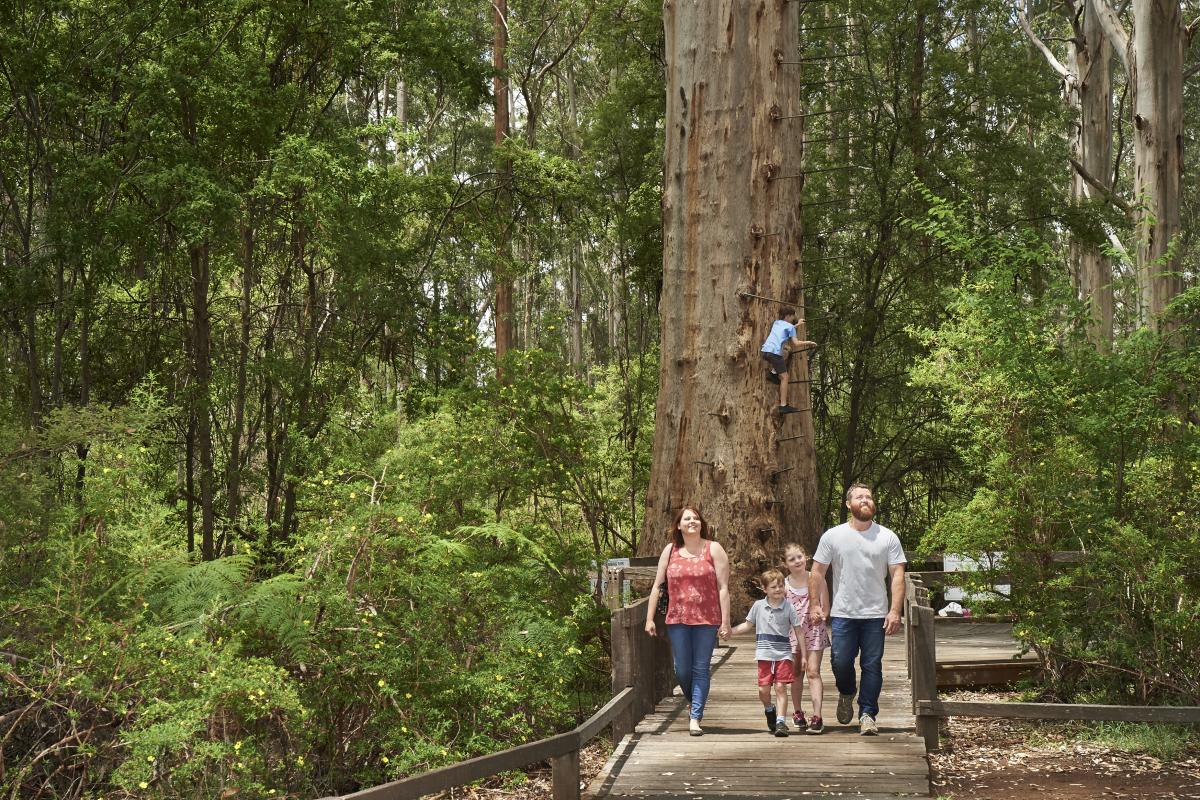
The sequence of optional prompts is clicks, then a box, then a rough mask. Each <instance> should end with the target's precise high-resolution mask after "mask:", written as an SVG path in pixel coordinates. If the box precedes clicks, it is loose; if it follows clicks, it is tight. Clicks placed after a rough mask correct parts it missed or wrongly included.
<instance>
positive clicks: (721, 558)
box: [708, 542, 730, 639]
mask: <svg viewBox="0 0 1200 800" xmlns="http://www.w3.org/2000/svg"><path fill="white" fill-rule="evenodd" d="M708 554H709V555H711V556H712V560H713V568H714V569H715V570H716V572H717V597H718V599H719V602H720V604H721V627H719V628H718V629H717V635H718V636H719V637H720V638H722V639H728V638H729V636H730V630H729V555H728V554H727V553H726V552H725V548H724V547H721V545H720V544H719V543H717V542H713V543H712V545H711V546H710V548H709V551H708Z"/></svg>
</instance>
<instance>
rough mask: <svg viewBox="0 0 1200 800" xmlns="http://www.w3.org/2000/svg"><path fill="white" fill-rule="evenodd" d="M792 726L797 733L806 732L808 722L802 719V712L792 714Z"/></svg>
mask: <svg viewBox="0 0 1200 800" xmlns="http://www.w3.org/2000/svg"><path fill="white" fill-rule="evenodd" d="M792 724H793V725H795V726H796V730H798V731H804V730H808V720H806V719H805V718H804V712H803V711H797V712H796V713H794V714H792Z"/></svg>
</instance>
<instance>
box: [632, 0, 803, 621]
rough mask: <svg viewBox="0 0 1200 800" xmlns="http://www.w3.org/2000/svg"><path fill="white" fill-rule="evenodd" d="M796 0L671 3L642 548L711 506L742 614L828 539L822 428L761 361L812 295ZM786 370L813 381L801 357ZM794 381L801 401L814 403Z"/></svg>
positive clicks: (657, 544) (709, 515)
mask: <svg viewBox="0 0 1200 800" xmlns="http://www.w3.org/2000/svg"><path fill="white" fill-rule="evenodd" d="M799 5H800V4H798V3H776V4H766V5H755V6H751V5H749V4H745V3H730V4H722V5H721V8H720V12H719V13H718V12H717V10H716V9H715V8H714V7H713V6H712V5H711V4H710V3H708V2H704V1H703V0H667V2H666V3H665V5H664V17H665V25H666V45H667V48H666V52H667V119H666V131H667V133H666V153H665V185H664V192H663V291H662V298H661V308H660V318H661V325H662V334H661V341H662V357H661V360H662V364H661V372H660V384H661V388H660V391H659V396H658V406H657V412H656V426H655V433H654V448H653V457H652V458H653V460H652V466H651V474H650V483H649V488H648V492H647V499H646V507H647V508H646V517H645V522H644V527H643V535H642V536H641V542H640V545H639V546H640V549H641V551H642V552H643V553H644V554H649V553H657V552H658V551H659V550H660V549H661V548H662V546H663V545H664V544H665V543H666V542H667V541H668V540H669V534H670V532H669V528H670V523H671V520H672V514H673V512H674V511H675V510H676V509H678V508H679V507H681V506H683V505H687V504H697V505H699V506H700V507H701V509H702V511H703V513H704V515H705V517H706V519H707V520H708V522H709V523H710V525H711V526H712V530H713V533H714V535H715V537H716V538H717V539H718V540H719V541H721V542H722V543H723V544H724V545H725V546H726V549H727V550H728V551H729V554H730V558H731V563H732V565H733V578H732V579H731V590H732V594H733V597H734V603H735V609H736V608H737V607H738V606H739V605H741V604H743V603H744V602H745V600H746V597H747V592H748V590H749V587H750V579H751V577H752V575H753V574H754V573H755V572H757V571H758V570H759V569H760V568H763V567H765V566H767V565H770V564H776V563H778V561H779V559H780V557H781V555H782V546H783V544H784V543H786V542H788V541H800V542H803V543H804V544H806V545H807V546H809V547H812V546H813V545H814V544H815V542H816V539H817V536H818V533H819V531H818V522H819V515H818V506H817V494H816V476H815V472H814V466H815V465H814V451H813V439H812V436H813V427H812V417H811V415H810V414H809V413H808V412H803V413H799V414H790V415H786V416H783V417H781V416H779V415H778V414H777V413H776V410H775V405H776V403H777V402H778V389H777V387H775V386H774V385H773V384H769V383H767V382H766V381H765V379H764V378H765V374H764V373H765V369H764V366H763V361H762V359H761V357H760V355H759V349H760V346H761V344H762V341H763V339H764V337H765V336H766V334H767V332H768V331H769V330H770V327H771V323H772V322H773V321H774V320H775V319H776V317H777V314H776V312H777V310H778V304H777V303H771V302H763V301H761V300H758V299H755V298H752V297H746V296H743V295H742V294H741V293H744V292H747V293H753V294H757V295H762V296H765V297H772V298H778V299H780V300H784V301H789V302H793V303H795V302H797V301H798V300H799V298H800V290H801V286H802V284H803V276H802V273H801V270H800V262H799V250H800V241H801V236H802V230H801V221H800V214H799V210H800V186H799V183H800V182H799V181H795V180H772V178H774V177H776V176H779V175H783V174H787V173H788V172H792V173H794V172H795V171H796V169H797V165H798V164H799V163H800V156H801V133H802V131H801V128H800V127H799V125H798V122H799V120H798V119H795V118H789V115H795V114H798V113H800V108H799V94H800V92H799V83H800V81H801V78H800V72H799V69H798V68H797V66H795V65H791V64H785V63H782V62H784V61H794V60H795V58H794V57H793V54H795V53H796V50H797V45H798V30H799V24H798V7H799ZM790 374H791V375H792V376H793V377H794V378H796V379H806V378H807V376H808V368H807V359H806V357H805V356H803V355H798V356H796V357H795V358H793V359H792V363H791V370H790ZM808 390H809V386H808V384H807V383H800V382H796V383H793V385H792V391H791V394H790V397H789V400H790V402H791V405H794V406H798V407H800V408H808V407H809V402H810V401H809V391H808Z"/></svg>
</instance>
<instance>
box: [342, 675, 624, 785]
mask: <svg viewBox="0 0 1200 800" xmlns="http://www.w3.org/2000/svg"><path fill="white" fill-rule="evenodd" d="M633 696H634V691H633V687H632V686H629V687H626V688H625V689H624V690H622V691H621V692H619V693H618V694H617V696H616V697H614V698H613V699H612V700H609V701H608V703H606V704H605V705H604V707H603V708H601V709H600V710H599V711H597V712H596V713H595V714H593V715H592V716H591V717H589V718H588V720H587V722H584V723H583V724H582V725H579V726H578V727H576V728H575V729H574V730H570V731H567V732H566V733H560V734H558V735H557V736H551V737H550V738H549V739H540V740H538V741H536V742H529V743H528V744H523V745H519V746H518V747H510V748H509V749H507V750H501V751H500V752H499V753H491V754H490V755H486V756H479V757H478V758H472V759H470V760H469V761H461V762H459V763H457V764H451V765H449V766H446V767H442V768H440V769H432V770H429V771H428V772H422V773H421V774H420V775H413V776H412V777H408V778H401V779H400V780H398V781H392V782H391V783H384V784H380V785H379V786H372V787H371V788H370V789H363V790H361V791H358V792H354V793H353V794H347V795H340V800H412V798H416V797H423V796H424V795H427V794H433V793H434V792H442V791H445V790H446V789H452V788H454V787H455V786H462V785H463V784H465V783H470V782H471V781H477V780H479V779H480V778H489V777H491V776H492V775H498V774H500V773H501V772H508V771H509V770H513V769H520V768H521V767H524V766H527V765H529V764H535V763H537V762H539V761H546V760H549V761H550V766H551V773H552V777H551V782H552V784H553V788H554V798H555V800H568V799H569V800H577V798H578V797H579V751H580V749H581V748H582V747H583V746H584V745H585V744H587V743H588V742H589V741H591V740H592V739H594V738H595V737H596V736H597V734H599V733H600V732H601V731H603V730H604V729H605V728H606V727H608V725H610V724H611V723H612V721H613V720H614V719H616V718H617V716H618V715H619V714H621V713H622V712H623V711H624V710H625V709H626V708H627V707H628V706H629V705H630V704H631V703H632V702H633ZM325 800H334V799H333V798H325Z"/></svg>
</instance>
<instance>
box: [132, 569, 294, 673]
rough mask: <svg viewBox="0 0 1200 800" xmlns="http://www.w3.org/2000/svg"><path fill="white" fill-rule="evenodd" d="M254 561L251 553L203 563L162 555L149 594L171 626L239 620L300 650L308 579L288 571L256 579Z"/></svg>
mask: <svg viewBox="0 0 1200 800" xmlns="http://www.w3.org/2000/svg"><path fill="white" fill-rule="evenodd" d="M253 567H254V559H253V558H252V557H251V556H249V555H246V554H242V555H235V556H227V557H225V558H218V559H215V560H213V561H204V562H201V563H199V564H188V563H187V562H186V561H183V560H180V559H171V560H166V561H162V562H159V563H158V564H156V565H155V566H154V567H153V568H152V569H151V570H150V573H149V575H148V577H147V582H146V600H147V602H148V603H150V604H151V607H152V608H154V609H155V611H156V612H157V613H158V614H159V615H160V616H161V619H162V622H163V624H164V625H167V626H168V627H170V628H173V629H176V630H180V631H185V632H195V631H198V630H200V629H202V628H203V627H204V625H205V623H206V622H209V621H216V622H222V623H233V622H237V623H238V624H240V625H241V626H242V627H243V628H245V629H248V630H254V631H260V632H262V633H263V634H265V635H267V636H272V637H275V638H276V639H278V640H279V641H280V642H281V643H282V644H283V646H284V647H285V648H286V649H287V650H288V651H289V652H290V653H291V654H292V655H296V654H298V653H299V652H300V651H301V650H302V649H303V647H304V645H305V643H306V641H307V637H308V631H307V630H306V629H305V626H304V620H303V613H302V610H301V606H300V604H299V603H298V602H297V595H298V594H299V591H300V588H301V586H302V584H303V579H302V578H301V577H300V576H298V575H293V574H291V573H285V574H283V575H276V576H275V577H273V578H268V579H267V580H263V581H254V580H251V577H250V575H251V570H252V569H253Z"/></svg>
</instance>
